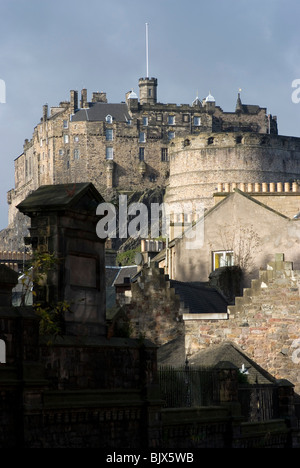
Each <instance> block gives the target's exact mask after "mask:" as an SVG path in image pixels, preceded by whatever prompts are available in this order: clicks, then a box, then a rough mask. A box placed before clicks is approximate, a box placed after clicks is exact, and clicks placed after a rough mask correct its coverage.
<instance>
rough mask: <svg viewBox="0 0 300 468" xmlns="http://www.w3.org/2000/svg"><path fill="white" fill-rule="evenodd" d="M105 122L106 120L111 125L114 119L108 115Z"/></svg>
mask: <svg viewBox="0 0 300 468" xmlns="http://www.w3.org/2000/svg"><path fill="white" fill-rule="evenodd" d="M105 120H106V122H107V123H110V124H111V123H112V121H113V118H112V116H111V115H109V114H108V115H107V116H106V117H105Z"/></svg>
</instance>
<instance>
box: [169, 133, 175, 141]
mask: <svg viewBox="0 0 300 468" xmlns="http://www.w3.org/2000/svg"><path fill="white" fill-rule="evenodd" d="M173 138H175V132H168V139H169V140H173Z"/></svg>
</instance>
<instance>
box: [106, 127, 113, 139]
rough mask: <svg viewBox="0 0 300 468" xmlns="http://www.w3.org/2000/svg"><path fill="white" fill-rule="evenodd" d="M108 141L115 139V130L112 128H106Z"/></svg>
mask: <svg viewBox="0 0 300 468" xmlns="http://www.w3.org/2000/svg"><path fill="white" fill-rule="evenodd" d="M105 137H106V141H112V140H113V139H114V131H113V129H112V128H107V129H106V130H105Z"/></svg>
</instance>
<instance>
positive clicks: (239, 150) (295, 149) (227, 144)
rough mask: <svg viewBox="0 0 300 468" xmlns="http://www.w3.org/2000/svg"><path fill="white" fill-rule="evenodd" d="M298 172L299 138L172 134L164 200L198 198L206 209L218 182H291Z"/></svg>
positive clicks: (182, 200) (195, 200)
mask: <svg viewBox="0 0 300 468" xmlns="http://www.w3.org/2000/svg"><path fill="white" fill-rule="evenodd" d="M238 137H239V138H238ZM299 174H300V139H299V138H288V137H282V136H278V135H261V134H253V133H238V134H237V133H225V132H224V133H211V134H210V135H208V134H200V135H191V136H187V137H186V139H185V140H184V139H182V138H176V139H175V140H174V141H173V142H172V146H171V148H170V178H169V185H168V187H167V191H166V196H165V201H166V202H168V203H175V202H179V203H180V202H197V203H199V202H202V203H203V204H204V207H205V208H210V207H212V206H213V204H214V202H213V194H214V192H216V191H217V187H218V183H219V182H221V183H223V184H226V183H229V184H232V183H237V184H239V183H244V184H248V183H252V184H254V183H263V182H265V183H270V182H289V181H290V182H292V181H294V180H297V179H299Z"/></svg>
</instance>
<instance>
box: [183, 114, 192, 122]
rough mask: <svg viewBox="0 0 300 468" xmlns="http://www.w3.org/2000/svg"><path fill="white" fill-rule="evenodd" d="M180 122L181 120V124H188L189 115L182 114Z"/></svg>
mask: <svg viewBox="0 0 300 468" xmlns="http://www.w3.org/2000/svg"><path fill="white" fill-rule="evenodd" d="M182 120H183V122H189V121H190V116H189V114H183V117H182Z"/></svg>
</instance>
